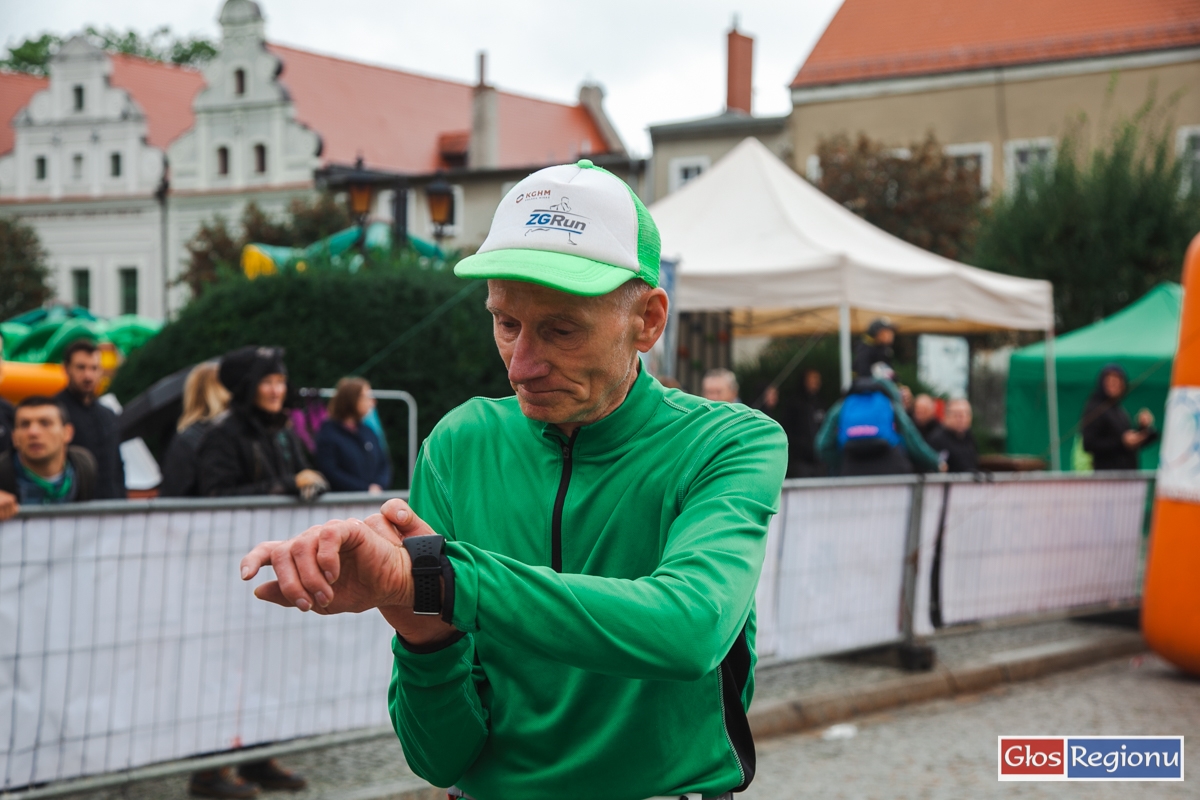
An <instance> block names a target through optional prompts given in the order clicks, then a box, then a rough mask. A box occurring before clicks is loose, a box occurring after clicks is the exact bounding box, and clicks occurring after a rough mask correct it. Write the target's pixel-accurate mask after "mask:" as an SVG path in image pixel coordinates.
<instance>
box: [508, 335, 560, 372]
mask: <svg viewBox="0 0 1200 800" xmlns="http://www.w3.org/2000/svg"><path fill="white" fill-rule="evenodd" d="M549 374H550V364H549V362H547V361H546V359H545V358H544V357H543V354H542V352H541V348H540V347H539V346H538V343H537V342H536V341H535V339H534V337H532V336H529V335H527V334H526V333H525V332H524V331H522V332H521V333H520V334H519V335H518V336H517V342H516V344H515V345H514V346H513V354H512V359H511V360H509V362H508V380H509V381H510V382H512V383H525V382H527V381H533V380H537V379H538V378H544V377H546V376H547V375H549Z"/></svg>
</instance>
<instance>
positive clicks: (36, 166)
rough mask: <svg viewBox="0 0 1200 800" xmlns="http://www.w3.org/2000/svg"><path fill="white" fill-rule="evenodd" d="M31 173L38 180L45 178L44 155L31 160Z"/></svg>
mask: <svg viewBox="0 0 1200 800" xmlns="http://www.w3.org/2000/svg"><path fill="white" fill-rule="evenodd" d="M33 174H34V176H35V177H36V178H37V179H38V180H39V181H44V180H46V157H45V156H38V157H37V158H36V159H34V161H33Z"/></svg>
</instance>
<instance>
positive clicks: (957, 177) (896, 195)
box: [817, 134, 984, 260]
mask: <svg viewBox="0 0 1200 800" xmlns="http://www.w3.org/2000/svg"><path fill="white" fill-rule="evenodd" d="M817 157H818V158H819V159H820V162H821V177H820V179H819V180H818V181H817V187H818V188H819V189H820V190H821V191H823V192H824V193H825V194H827V195H829V196H830V197H832V198H833V199H834V200H837V201H838V202H839V203H841V204H842V205H844V206H845V207H846V208H848V209H850V210H851V211H853V212H854V213H855V214H858V215H859V216H860V217H862V218H863V219H865V220H867V222H870V223H871V224H872V225H875V226H876V227H878V228H882V229H883V230H885V231H887V232H888V233H890V234H892V235H894V236H897V237H899V238H901V239H903V240H904V241H906V242H909V243H911V244H915V245H916V246H917V247H920V248H923V249H925V250H929V251H932V252H934V253H937V254H939V255H942V256H945V257H946V258H952V259H956V260H961V259H963V258H964V257H965V256H966V254H967V253H969V252H971V250H972V248H973V246H974V242H975V234H976V230H977V228H978V223H979V209H980V204H981V202H982V201H983V198H984V193H983V190H982V189H981V188H980V184H979V167H980V165H979V161H978V159H972V158H956V157H953V156H948V155H946V154H945V152H943V149H942V146H941V145H940V144H938V141H937V139H935V138H934V136H933V134H930V135H929V136H927V137H926V138H925V140H924V141H922V142H915V143H913V144H912V145H911V146H909V147H908V148H905V149H903V150H897V149H895V148H891V147H888V146H886V145H884V144H883V143H882V142H879V141H875V140H872V139H869V138H868V137H867V136H866V135H865V134H860V135H859V136H858V138H857V139H855V140H851V139H850V138H849V137H848V136H846V135H845V134H840V135H837V136H833V137H830V138H828V139H822V140H821V142H820V143H819V144H818V146H817Z"/></svg>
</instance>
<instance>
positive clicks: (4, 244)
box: [0, 217, 54, 320]
mask: <svg viewBox="0 0 1200 800" xmlns="http://www.w3.org/2000/svg"><path fill="white" fill-rule="evenodd" d="M53 295H54V290H53V289H52V288H51V286H50V269H49V268H48V267H47V266H46V251H45V250H43V249H42V243H41V242H40V241H39V240H38V236H37V233H35V232H34V230H33V228H31V227H29V226H28V225H25V224H23V223H21V222H18V221H17V220H13V219H9V218H7V217H0V320H4V319H9V318H10V317H15V316H16V315H18V314H21V313H24V312H26V311H30V310H32V309H35V308H38V307H39V306H41V305H42V304H43V303H45V302H46V301H47V300H49V299H50V298H51V297H52V296H53Z"/></svg>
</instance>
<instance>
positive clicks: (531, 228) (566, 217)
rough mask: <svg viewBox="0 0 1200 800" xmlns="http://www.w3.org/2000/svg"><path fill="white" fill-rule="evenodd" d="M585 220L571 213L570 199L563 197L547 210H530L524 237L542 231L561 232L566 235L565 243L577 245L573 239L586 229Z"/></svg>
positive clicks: (579, 215)
mask: <svg viewBox="0 0 1200 800" xmlns="http://www.w3.org/2000/svg"><path fill="white" fill-rule="evenodd" d="M586 219H587V217H585V216H583V215H582V214H576V213H573V212H572V211H571V201H570V199H568V198H566V197H564V198H562V199H561V200H559V201H558V202H557V203H555V204H554V205H552V206H550V207H549V208H535V209H533V210H531V211H530V212H529V220H528V221H527V222H526V223H525V227H526V228H527V229H528V230H526V231H525V235H526V236H528V235H529V234H531V233H540V232H544V231H563V232H565V233H566V234H567V242H569V243H570V244H578V242H576V241H575V238H574V237H575V236H576V235H577V234H582V233H583V232H584V230H585V229H586V228H587V223H586V222H584V220H586Z"/></svg>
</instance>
